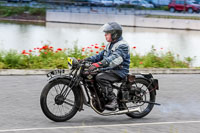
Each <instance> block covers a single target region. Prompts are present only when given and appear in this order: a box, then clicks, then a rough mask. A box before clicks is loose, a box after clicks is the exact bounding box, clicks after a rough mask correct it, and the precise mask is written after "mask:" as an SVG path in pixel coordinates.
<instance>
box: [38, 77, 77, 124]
mask: <svg viewBox="0 0 200 133" xmlns="http://www.w3.org/2000/svg"><path fill="white" fill-rule="evenodd" d="M69 82H70V80H68V79H57V80H55V81H52V82H49V83H48V84H47V85H46V86H45V87H44V89H43V91H42V93H41V96H40V105H41V108H42V111H43V113H44V114H45V115H46V116H47V117H48V118H49V119H51V120H53V121H55V122H63V121H66V120H69V119H71V118H72V117H73V116H74V115H75V114H76V113H77V111H78V109H79V107H80V97H79V96H80V95H79V93H78V91H77V90H76V89H75V88H70V87H69V86H68V85H69ZM63 90H66V95H67V96H66V97H64V96H63V94H62V93H61V92H63Z"/></svg>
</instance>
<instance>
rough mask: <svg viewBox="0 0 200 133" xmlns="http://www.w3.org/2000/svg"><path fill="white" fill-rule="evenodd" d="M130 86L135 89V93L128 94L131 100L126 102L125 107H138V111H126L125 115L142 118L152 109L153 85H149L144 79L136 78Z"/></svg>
mask: <svg viewBox="0 0 200 133" xmlns="http://www.w3.org/2000/svg"><path fill="white" fill-rule="evenodd" d="M132 88H135V89H136V90H137V96H136V95H130V97H131V98H132V100H133V102H129V103H126V105H125V106H126V108H129V109H131V108H138V109H139V110H140V111H138V112H132V113H127V114H126V115H127V116H129V117H132V118H142V117H144V116H146V115H147V114H149V113H150V112H151V110H152V109H153V106H154V104H153V102H155V99H156V97H155V92H154V91H152V89H153V87H152V86H149V82H147V81H146V80H144V79H136V80H135V83H134V84H133V85H132Z"/></svg>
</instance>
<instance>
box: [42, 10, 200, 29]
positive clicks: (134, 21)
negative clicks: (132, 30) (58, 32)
mask: <svg viewBox="0 0 200 133" xmlns="http://www.w3.org/2000/svg"><path fill="white" fill-rule="evenodd" d="M46 21H47V22H62V23H79V24H80V23H84V24H105V23H106V22H112V21H115V22H118V23H120V24H121V25H123V26H136V27H152V28H168V29H190V30H200V21H199V20H186V19H160V18H145V17H138V16H134V15H119V14H118V15H115V14H89V13H70V12H53V11H48V12H47V17H46Z"/></svg>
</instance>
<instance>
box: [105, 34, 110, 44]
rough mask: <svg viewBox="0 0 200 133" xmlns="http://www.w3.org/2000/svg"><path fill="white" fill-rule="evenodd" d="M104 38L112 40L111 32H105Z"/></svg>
mask: <svg viewBox="0 0 200 133" xmlns="http://www.w3.org/2000/svg"><path fill="white" fill-rule="evenodd" d="M105 38H106V41H107V42H112V37H111V33H105Z"/></svg>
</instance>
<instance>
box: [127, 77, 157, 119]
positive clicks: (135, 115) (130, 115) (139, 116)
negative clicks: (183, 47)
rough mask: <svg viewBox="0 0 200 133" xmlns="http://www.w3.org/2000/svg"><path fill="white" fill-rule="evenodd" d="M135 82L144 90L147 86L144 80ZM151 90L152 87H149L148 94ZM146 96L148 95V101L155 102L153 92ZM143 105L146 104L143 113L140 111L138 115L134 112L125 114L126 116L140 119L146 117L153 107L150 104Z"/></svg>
mask: <svg viewBox="0 0 200 133" xmlns="http://www.w3.org/2000/svg"><path fill="white" fill-rule="evenodd" d="M135 82H136V84H141V85H144V86H145V87H146V88H147V87H148V85H149V83H148V82H147V81H146V80H145V79H136V81H135ZM133 85H134V84H133ZM151 89H152V86H150V87H149V89H148V92H149V90H151ZM148 94H149V98H150V99H149V101H150V102H155V99H156V97H155V92H154V91H151V92H149V93H148ZM145 104H147V107H146V109H144V111H142V112H140V113H136V112H132V113H127V114H126V115H127V116H129V117H131V118H142V117H145V116H146V115H148V114H149V113H150V112H151V110H152V109H153V107H154V104H152V103H145Z"/></svg>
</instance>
